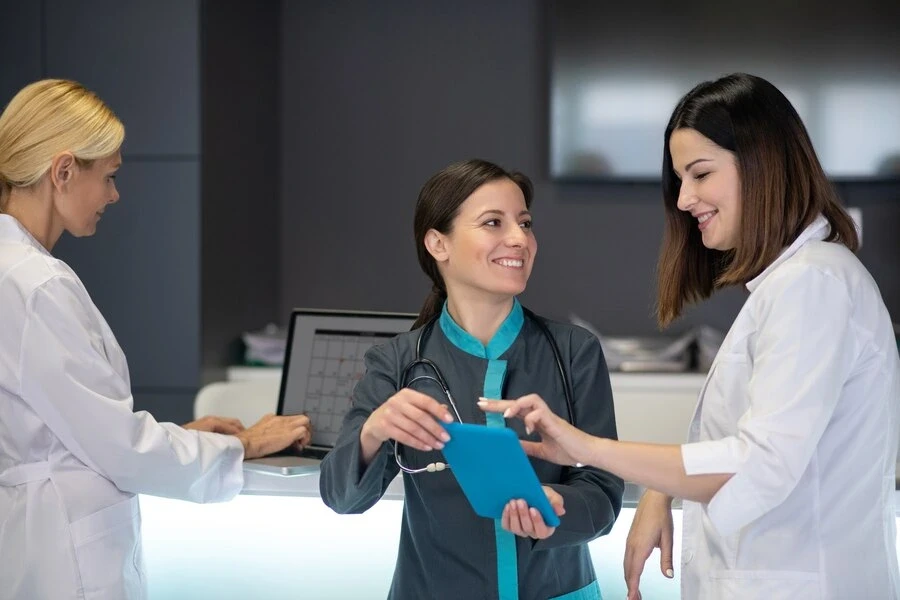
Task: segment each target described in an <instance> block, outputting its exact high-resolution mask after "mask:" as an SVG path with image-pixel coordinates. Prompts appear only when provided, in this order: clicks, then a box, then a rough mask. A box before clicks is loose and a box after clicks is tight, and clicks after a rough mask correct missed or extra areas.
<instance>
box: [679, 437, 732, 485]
mask: <svg viewBox="0 0 900 600" xmlns="http://www.w3.org/2000/svg"><path fill="white" fill-rule="evenodd" d="M744 446H745V444H742V443H741V442H740V441H739V440H738V439H737V438H736V437H733V436H732V437H726V438H722V439H720V440H711V441H706V442H694V443H692V444H682V446H681V460H682V462H683V463H684V472H685V473H686V474H687V475H709V474H712V473H737V472H738V469H739V467H740V466H741V465H742V464H743V463H744V460H745V458H746V454H747V452H746V450H745V448H744Z"/></svg>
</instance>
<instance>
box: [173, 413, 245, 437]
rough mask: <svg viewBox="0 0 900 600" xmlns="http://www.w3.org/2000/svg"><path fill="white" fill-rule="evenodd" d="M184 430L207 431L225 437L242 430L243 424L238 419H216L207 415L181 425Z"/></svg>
mask: <svg viewBox="0 0 900 600" xmlns="http://www.w3.org/2000/svg"><path fill="white" fill-rule="evenodd" d="M182 427H184V428H185V429H195V430H197V431H209V432H211V433H224V434H225V435H234V434H236V433H240V432H242V431H243V430H244V424H243V423H241V422H240V421H239V420H238V419H232V418H230V417H217V416H215V415H208V416H206V417H201V418H199V419H197V420H196V421H191V422H190V423H185V424H184V425H182Z"/></svg>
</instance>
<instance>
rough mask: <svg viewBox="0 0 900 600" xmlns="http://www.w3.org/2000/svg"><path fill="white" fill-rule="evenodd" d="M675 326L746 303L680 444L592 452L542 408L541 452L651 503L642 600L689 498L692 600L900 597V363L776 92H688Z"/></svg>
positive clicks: (670, 206)
mask: <svg viewBox="0 0 900 600" xmlns="http://www.w3.org/2000/svg"><path fill="white" fill-rule="evenodd" d="M663 195H664V201H665V210H666V226H665V237H664V240H663V245H662V250H661V253H660V261H659V315H658V316H659V321H660V323H661V324H662V325H666V324H668V323H670V322H671V321H672V320H673V319H675V318H676V317H677V316H678V315H679V314H680V313H681V310H682V308H683V306H684V305H685V304H686V303H688V302H692V301H695V300H698V299H702V298H706V297H708V296H709V295H710V294H711V293H712V292H713V291H714V290H716V289H718V288H721V287H724V286H730V285H742V286H746V288H747V290H748V291H749V297H748V298H747V301H746V303H745V304H744V306H743V308H742V309H741V311H740V313H739V314H738V316H737V318H736V320H735V322H734V324H733V325H732V327H731V330H730V331H729V333H728V335H727V336H726V338H725V341H724V343H723V344H722V346H721V348H720V349H719V353H718V355H717V356H716V359H715V360H714V362H713V365H712V368H711V369H710V371H709V375H708V378H707V381H706V384H705V385H704V387H703V390H702V391H701V393H700V399H699V402H698V405H697V409H696V411H695V414H694V419H693V421H692V423H691V427H690V432H689V438H688V443H687V444H684V445H682V446H664V445H660V446H652V445H647V444H627V443H620V442H615V441H612V440H605V439H598V438H595V437H592V436H588V435H586V434H584V433H582V432H579V431H577V430H576V429H574V428H572V427H570V426H569V425H568V424H566V423H565V422H564V421H561V420H559V419H557V418H556V417H555V416H554V415H552V414H551V413H550V412H549V411H548V410H547V407H546V405H545V404H544V403H543V401H541V399H540V398H536V397H534V396H532V397H527V398H522V399H520V400H517V401H514V402H500V403H491V404H488V405H485V409H486V410H491V411H498V412H505V413H506V415H507V416H513V415H518V416H520V417H522V418H524V420H525V423H526V424H527V425H528V426H529V427H531V428H535V429H537V430H538V432H539V433H540V435H541V438H542V443H541V444H537V445H528V447H527V448H526V451H527V452H529V453H531V454H533V455H535V456H538V457H541V458H544V459H547V460H552V461H555V462H559V463H563V464H572V463H574V462H580V463H585V464H591V465H595V466H598V467H600V468H602V469H606V470H608V471H610V472H612V473H615V474H617V475H620V476H622V477H624V478H625V479H626V480H628V481H635V482H637V483H641V484H643V485H645V486H647V487H649V488H651V491H648V492H647V493H646V494H645V496H644V497H643V498H642V500H641V503H640V505H639V506H638V510H637V514H636V516H635V520H634V522H633V524H632V528H631V532H630V534H629V541H628V545H627V548H626V556H625V575H626V581H627V583H628V589H629V598H639V597H640V593H639V591H638V582H639V578H640V574H641V571H642V569H643V565H644V562H645V561H646V560H647V558H648V556H649V555H650V552H651V550H652V549H653V548H654V547H657V546H658V547H660V549H661V550H662V553H661V554H662V565H661V566H662V570H663V572H664V573H667V574H668V576H670V577H671V576H672V571H671V569H672V564H671V556H672V516H671V502H672V498H673V497H677V498H683V499H684V500H685V502H684V514H683V537H682V551H681V559H682V579H681V581H682V597H683V598H686V599H695V598H704V599H705V598H709V599H716V600H718V599H722V598H748V599H749V598H753V599H757V598H765V599H766V600H773V599H779V598H784V599H792V600H793V599H797V598H803V599H806V598H828V599H843V598H898V597H900V573H898V565H897V554H896V546H895V543H896V531H895V528H896V526H895V508H894V486H895V462H896V457H897V443H898V434H900V359H898V355H897V345H896V341H895V340H894V335H893V330H892V327H891V319H890V318H889V316H888V312H887V309H886V308H885V306H884V302H883V301H882V299H881V294H880V293H879V291H878V287H877V286H876V285H875V282H874V281H873V279H872V277H871V275H869V273H868V271H866V269H865V267H863V265H862V263H860V261H859V260H858V259H857V258H856V256H855V255H854V251H855V250H856V248H857V246H858V239H857V234H856V231H855V229H854V225H853V223H852V221H851V220H850V218H849V217H848V216H847V214H846V212H844V210H843V209H842V208H841V206H840V203H839V201H838V198H837V196H836V195H835V193H834V191H833V189H832V187H831V185H830V184H829V182H828V180H827V178H826V176H825V174H824V172H823V171H822V167H821V166H820V164H819V161H818V159H817V158H816V153H815V151H814V150H813V146H812V144H811V142H810V139H809V136H808V135H807V133H806V129H805V128H804V126H803V123H802V122H801V120H800V117H799V116H798V115H797V113H796V111H795V110H794V108H793V107H792V106H791V104H790V102H789V101H788V100H787V99H786V98H785V97H784V95H783V94H782V93H781V92H780V91H778V89H776V88H775V87H774V86H773V85H772V84H770V83H769V82H767V81H765V80H764V79H761V78H759V77H754V76H752V75H746V74H733V75H730V76H727V77H724V78H721V79H719V80H716V81H711V82H705V83H702V84H700V85H698V86H697V87H695V88H694V89H693V90H691V91H690V92H689V93H688V94H687V95H686V96H685V97H684V98H683V99H682V100H681V101H680V103H679V104H678V106H677V107H676V108H675V112H674V114H673V115H672V118H671V120H670V121H669V125H668V127H667V129H666V134H665V149H664V161H663Z"/></svg>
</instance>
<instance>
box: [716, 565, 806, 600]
mask: <svg viewBox="0 0 900 600" xmlns="http://www.w3.org/2000/svg"><path fill="white" fill-rule="evenodd" d="M709 578H710V579H711V580H713V581H712V583H713V586H712V589H715V590H716V591H717V592H718V593H717V598H765V599H766V600H814V599H818V598H821V597H822V595H823V594H822V590H821V588H820V586H819V575H818V573H812V572H808V571H770V570H765V571H745V570H729V571H710V573H709Z"/></svg>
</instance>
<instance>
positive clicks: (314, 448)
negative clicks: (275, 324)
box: [244, 308, 418, 476]
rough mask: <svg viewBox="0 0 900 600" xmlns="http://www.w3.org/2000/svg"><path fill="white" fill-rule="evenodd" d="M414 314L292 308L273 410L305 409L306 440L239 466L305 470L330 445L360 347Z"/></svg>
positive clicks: (404, 326)
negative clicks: (294, 447)
mask: <svg viewBox="0 0 900 600" xmlns="http://www.w3.org/2000/svg"><path fill="white" fill-rule="evenodd" d="M417 316H418V315H416V314H415V313H389V312H360V311H343V310H320V309H305V308H295V309H294V310H293V311H291V317H290V322H289V325H288V336H287V345H286V347H285V355H284V366H283V367H282V371H281V388H280V390H279V393H278V410H277V413H276V414H278V415H297V414H305V415H307V416H309V420H310V422H311V423H312V430H313V434H312V440H311V442H310V444H309V445H308V446H307V447H306V448H304V449H303V450H302V451H300V452H299V453H298V452H296V451H293V450H287V451H285V452H282V453H278V454H274V455H271V456H266V457H262V458H254V459H251V460H247V461H244V469H245V470H249V471H258V472H263V473H270V474H276V475H283V476H293V475H308V474H310V473H315V472H317V471H318V469H319V463H320V462H321V461H322V459H323V458H325V455H326V454H327V453H328V452H329V451H330V450H331V449H332V448H334V445H335V443H336V442H337V438H338V434H339V433H340V430H341V424H342V423H343V421H344V416H345V415H346V414H347V412H348V411H349V410H350V399H351V396H352V394H353V388H354V387H355V386H356V383H357V381H359V380H360V379H361V378H362V376H363V374H365V372H366V365H365V360H364V358H365V355H366V351H367V350H368V349H369V348H371V347H372V346H374V345H377V344H382V343H384V342H386V341H388V340H390V339H391V338H392V337H394V336H396V335H397V334H399V333H403V332H405V331H409V330H410V329H411V328H412V325H413V323H414V322H415V320H416V317H417Z"/></svg>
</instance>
